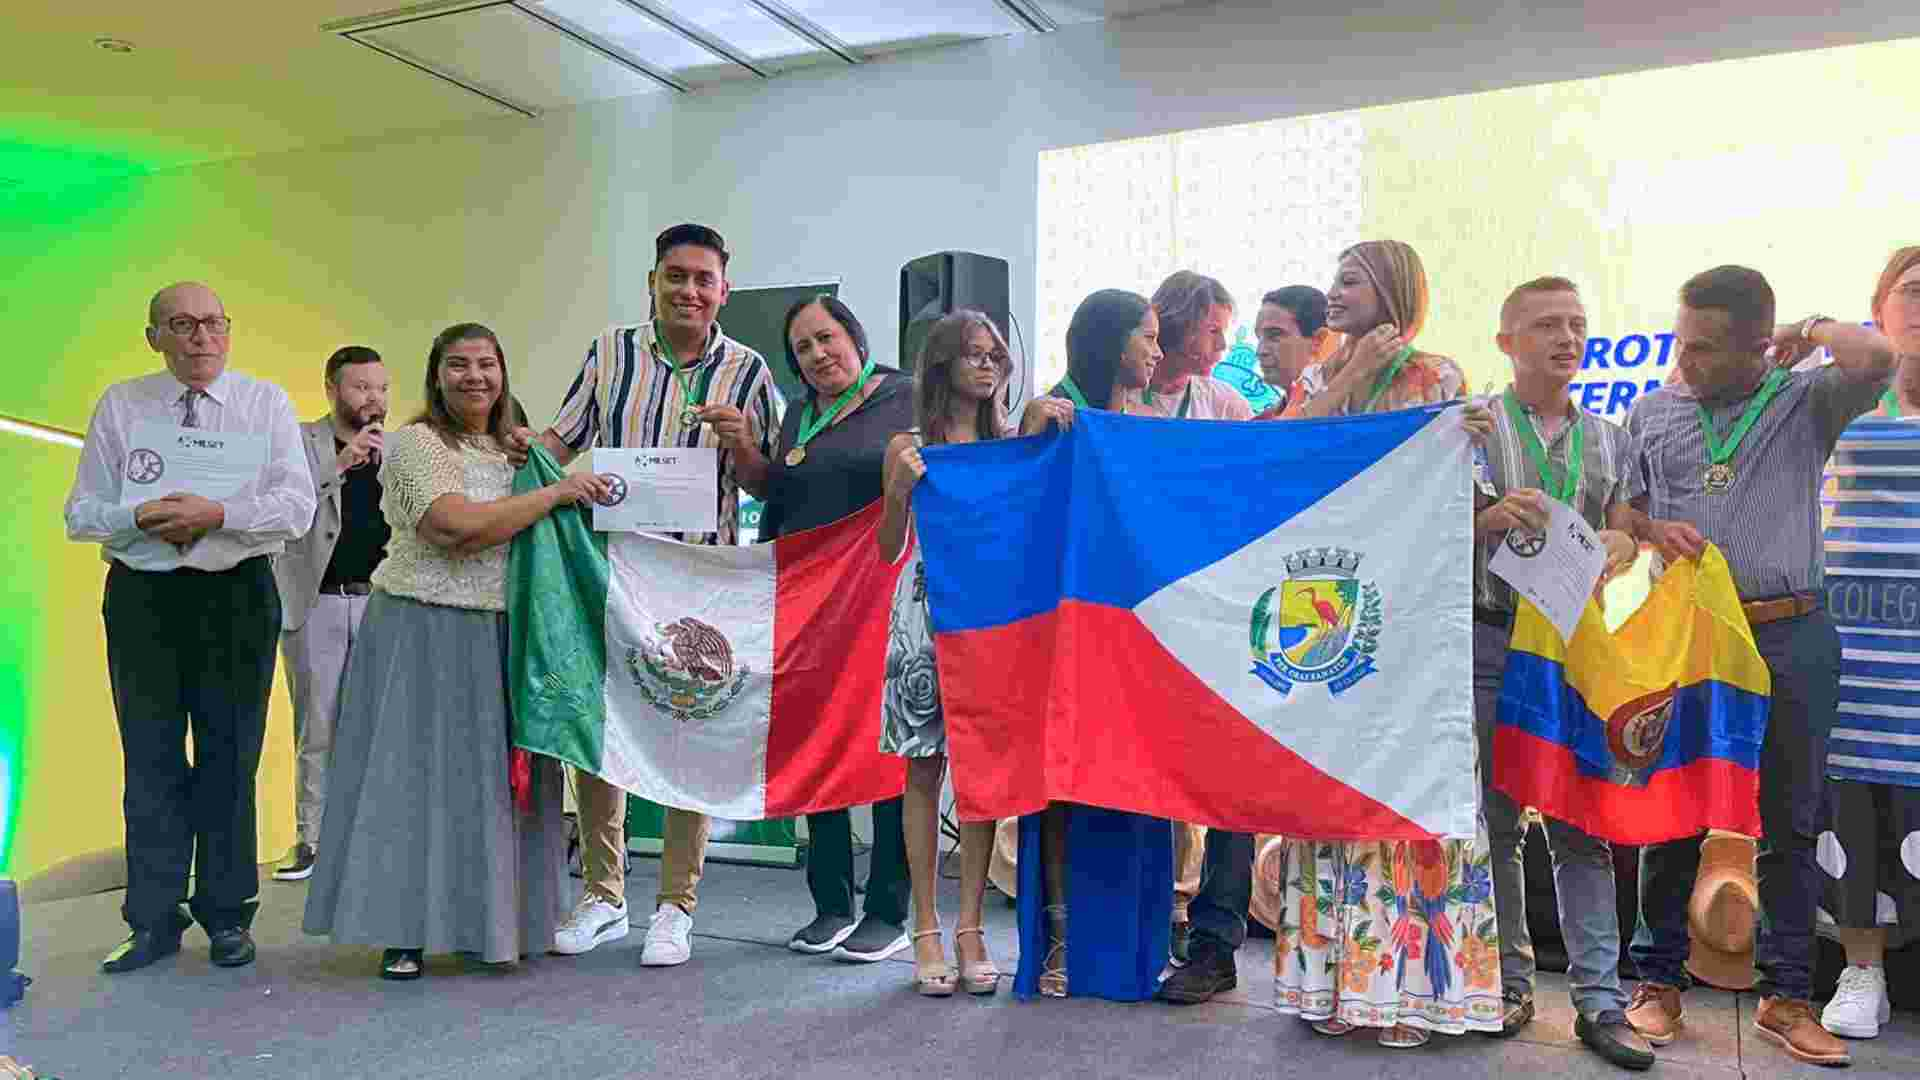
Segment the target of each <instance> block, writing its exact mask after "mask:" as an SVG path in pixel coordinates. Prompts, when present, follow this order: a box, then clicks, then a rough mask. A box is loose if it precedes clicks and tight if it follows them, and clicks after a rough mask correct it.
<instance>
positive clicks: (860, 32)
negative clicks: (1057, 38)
mask: <svg viewBox="0 0 1920 1080" xmlns="http://www.w3.org/2000/svg"><path fill="white" fill-rule="evenodd" d="M784 3H785V4H786V6H788V7H790V8H792V9H793V10H794V11H796V12H798V13H799V14H801V15H804V16H805V17H806V18H808V19H809V20H811V21H813V22H815V23H818V24H819V25H820V26H821V27H823V28H825V29H826V30H827V31H828V32H829V33H831V34H832V35H833V36H835V37H837V38H839V39H840V40H841V41H844V42H846V43H847V44H849V45H854V46H858V47H860V48H864V49H886V48H891V47H910V46H913V45H920V44H934V43H936V42H940V41H958V40H962V39H967V38H984V37H999V36H1001V35H1003V34H1017V33H1020V32H1022V31H1024V30H1026V29H1027V28H1026V26H1025V25H1024V24H1022V23H1020V22H1017V21H1016V20H1015V19H1014V17H1013V16H1012V15H1009V14H1008V13H1007V9H1006V8H1003V7H1001V6H1000V5H999V4H998V3H996V2H995V0H784Z"/></svg>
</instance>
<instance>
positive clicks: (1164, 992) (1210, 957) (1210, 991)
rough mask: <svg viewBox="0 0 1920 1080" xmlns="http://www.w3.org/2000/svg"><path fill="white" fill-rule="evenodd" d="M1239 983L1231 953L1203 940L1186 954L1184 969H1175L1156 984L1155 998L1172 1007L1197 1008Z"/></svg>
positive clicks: (1230, 950) (1229, 950) (1231, 951)
mask: <svg viewBox="0 0 1920 1080" xmlns="http://www.w3.org/2000/svg"><path fill="white" fill-rule="evenodd" d="M1239 981H1240V980H1239V977H1238V975H1237V973H1236V972H1235V970H1234V966H1233V950H1232V949H1228V948H1224V947H1222V946H1219V945H1216V944H1214V943H1213V942H1211V941H1204V940H1203V941H1201V942H1200V943H1198V944H1197V945H1195V946H1193V948H1192V949H1191V951H1190V952H1189V959H1188V961H1187V966H1186V967H1183V968H1177V969H1175V971H1174V973H1173V974H1171V975H1169V976H1167V978H1166V981H1164V982H1162V983H1161V984H1160V992H1159V994H1158V995H1156V996H1158V997H1159V998H1160V1000H1161V1001H1166V1002H1171V1003H1173V1004H1175V1005H1198V1004H1200V1003H1202V1002H1206V1001H1211V1000H1213V996H1214V995H1215V994H1224V993H1226V992H1227V991H1228V990H1231V989H1233V988H1234V987H1235V986H1238V985H1239Z"/></svg>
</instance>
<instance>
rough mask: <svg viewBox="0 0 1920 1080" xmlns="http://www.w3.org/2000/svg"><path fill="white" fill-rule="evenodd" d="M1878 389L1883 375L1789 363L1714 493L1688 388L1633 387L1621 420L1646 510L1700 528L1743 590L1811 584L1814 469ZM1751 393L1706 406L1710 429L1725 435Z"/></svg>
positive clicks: (1786, 589)
mask: <svg viewBox="0 0 1920 1080" xmlns="http://www.w3.org/2000/svg"><path fill="white" fill-rule="evenodd" d="M1885 389H1886V382H1885V380H1879V381H1875V380H1871V379H1869V380H1859V379H1852V378H1848V377H1847V376H1846V375H1845V374H1844V373H1843V372H1842V371H1841V370H1840V369H1839V368H1837V367H1832V366H1828V367H1824V368H1820V369H1818V370H1815V371H1797V372H1794V373H1792V374H1791V375H1789V376H1788V377H1787V381H1786V383H1785V384H1784V385H1782V386H1781V388H1780V392H1779V393H1778V394H1776V395H1775V396H1774V399H1773V401H1772V402H1771V403H1770V404H1768V406H1767V408H1766V411H1765V412H1762V413H1761V414H1760V416H1759V418H1758V419H1757V420H1755V421H1754V424H1753V427H1752V429H1751V430H1749V431H1748V432H1747V434H1746V437H1745V438H1744V439H1742V440H1741V441H1740V445H1739V447H1738V449H1736V450H1735V451H1734V454H1733V457H1732V458H1731V459H1730V460H1729V461H1728V464H1729V465H1730V466H1731V467H1732V468H1733V486H1732V487H1731V488H1730V489H1729V490H1727V491H1723V492H1720V493H1719V494H1710V493H1708V492H1707V490H1706V488H1705V486H1704V484H1705V480H1706V471H1707V442H1706V435H1705V433H1704V432H1702V431H1701V430H1700V410H1699V399H1698V398H1696V397H1694V394H1693V391H1692V390H1691V389H1689V388H1688V387H1686V386H1685V385H1670V386H1665V387H1662V388H1661V389H1659V390H1655V391H1653V392H1651V393H1647V394H1643V395H1641V396H1640V397H1639V398H1638V399H1637V400H1636V401H1634V403H1633V409H1632V411H1630V412H1629V413H1627V430H1628V431H1629V432H1632V433H1633V435H1634V437H1635V438H1636V439H1638V440H1639V443H1640V462H1641V468H1642V470H1643V472H1644V476H1645V484H1646V493H1647V513H1648V514H1650V515H1651V516H1653V517H1655V518H1662V519H1667V520H1673V521H1685V522H1688V523H1689V524H1691V525H1692V526H1693V527H1694V528H1696V529H1699V530H1700V534H1701V535H1702V536H1704V537H1706V538H1707V540H1708V541H1710V542H1711V543H1712V544H1713V545H1714V546H1715V547H1718V548H1719V549H1720V551H1721V553H1722V554H1724V555H1726V557H1727V565H1728V566H1729V567H1731V568H1732V570H1733V583H1734V586H1735V587H1736V588H1738V589H1739V590H1740V596H1741V597H1742V598H1743V599H1746V600H1765V599H1770V598H1773V597H1779V596H1786V595H1789V594H1792V593H1808V592H1817V591H1819V589H1820V583H1821V580H1822V577H1823V571H1822V565H1823V559H1822V555H1821V543H1820V479H1821V473H1822V471H1823V470H1825V468H1826V465H1827V457H1828V455H1830V454H1832V453H1833V445H1834V443H1835V442H1837V441H1838V440H1839V438H1840V433H1841V432H1842V431H1844V430H1845V429H1846V426H1847V425H1848V424H1850V423H1852V422H1853V420H1854V418H1855V417H1857V416H1859V415H1860V414H1861V413H1864V412H1866V411H1867V410H1868V409H1871V408H1873V405H1874V402H1875V401H1876V400H1878V399H1879V397H1880V392H1881V391H1882V390H1885ZM1756 392H1757V388H1756ZM1751 400H1752V395H1747V396H1746V397H1742V398H1740V399H1738V400H1736V401H1729V402H1723V403H1720V404H1717V405H1714V406H1711V407H1710V408H1709V410H1708V412H1709V415H1711V416H1712V418H1713V425H1714V431H1716V432H1718V433H1719V434H1720V436H1721V437H1723V438H1724V437H1725V436H1726V434H1727V433H1728V432H1729V431H1730V429H1731V428H1732V427H1733V426H1734V424H1735V423H1736V422H1737V421H1738V420H1739V418H1740V415H1741V413H1743V412H1745V411H1746V408H1747V404H1748V403H1749V402H1750V401H1751Z"/></svg>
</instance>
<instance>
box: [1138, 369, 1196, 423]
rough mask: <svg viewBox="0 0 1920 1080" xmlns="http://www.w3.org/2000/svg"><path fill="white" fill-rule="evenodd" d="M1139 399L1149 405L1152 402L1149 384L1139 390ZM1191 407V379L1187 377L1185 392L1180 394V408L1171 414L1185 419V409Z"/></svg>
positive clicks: (1175, 417) (1176, 417) (1151, 388)
mask: <svg viewBox="0 0 1920 1080" xmlns="http://www.w3.org/2000/svg"><path fill="white" fill-rule="evenodd" d="M1140 400H1142V401H1144V402H1146V403H1147V404H1149V405H1151V404H1153V387H1151V386H1149V387H1147V388H1146V389H1145V390H1143V391H1141V392H1140ZM1191 408H1193V380H1191V379H1189V380H1187V392H1186V393H1184V394H1182V395H1181V396H1180V408H1179V410H1178V411H1177V412H1175V413H1174V414H1173V415H1174V419H1176V420H1185V419H1186V418H1187V411H1188V410H1189V409H1191Z"/></svg>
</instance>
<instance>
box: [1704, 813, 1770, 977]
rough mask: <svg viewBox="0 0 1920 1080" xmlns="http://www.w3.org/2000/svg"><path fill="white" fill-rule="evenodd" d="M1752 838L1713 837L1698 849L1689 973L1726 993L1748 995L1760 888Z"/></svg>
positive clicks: (1718, 833) (1751, 975) (1733, 834)
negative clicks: (1754, 866)
mask: <svg viewBox="0 0 1920 1080" xmlns="http://www.w3.org/2000/svg"><path fill="white" fill-rule="evenodd" d="M1754 851H1755V845H1754V841H1753V838H1752V837H1748V836H1740V835H1737V834H1735V833H1723V832H1715V833H1712V834H1711V835H1709V836H1708V837H1707V839H1706V840H1705V841H1704V842H1702V843H1701V845H1700V872H1699V873H1698V874H1697V875H1695V877H1694V879H1693V896H1692V898H1691V899H1689V900H1688V901H1687V933H1688V936H1689V937H1691V938H1692V939H1693V948H1692V950H1691V951H1690V952H1689V953H1688V955H1687V970H1688V971H1691V972H1692V973H1693V976H1694V978H1696V979H1699V980H1700V981H1701V982H1704V983H1706V984H1707V985H1709V986H1717V987H1719V988H1720V989H1722V990H1750V989H1752V988H1753V984H1754V982H1755V981H1757V977H1756V975H1755V973H1754V969H1753V927H1754V918H1755V916H1756V914H1757V913H1758V912H1759V910H1760V889H1759V886H1758V885H1757V884H1756V883H1755V880H1754V868H1753V862H1754Z"/></svg>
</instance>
